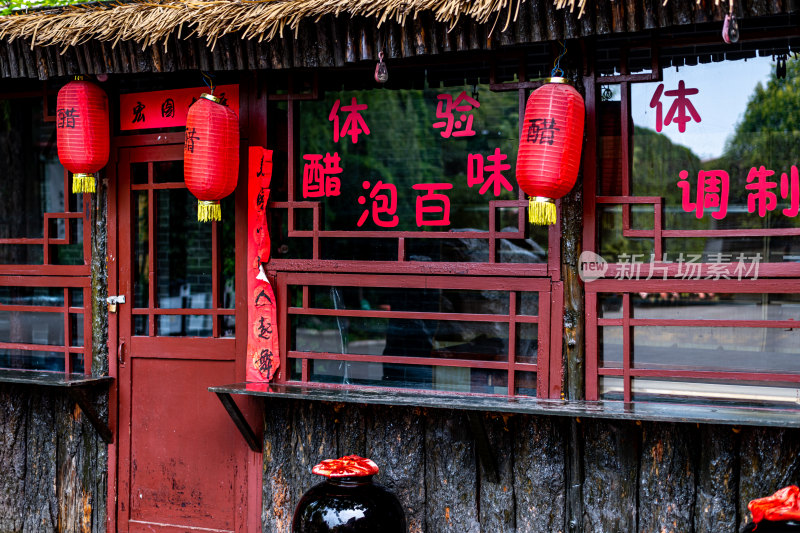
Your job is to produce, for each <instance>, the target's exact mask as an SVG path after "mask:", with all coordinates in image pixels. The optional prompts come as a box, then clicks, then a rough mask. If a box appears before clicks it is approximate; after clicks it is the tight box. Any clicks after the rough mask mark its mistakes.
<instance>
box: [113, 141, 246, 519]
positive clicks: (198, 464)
mask: <svg viewBox="0 0 800 533" xmlns="http://www.w3.org/2000/svg"><path fill="white" fill-rule="evenodd" d="M182 158H183V147H182V145H162V146H154V147H140V148H120V151H119V160H118V167H117V168H118V191H119V192H118V208H117V210H118V233H119V243H118V254H119V261H118V265H119V273H118V276H119V278H118V280H119V290H120V293H121V294H123V295H125V297H126V303H125V304H121V305H120V306H119V308H118V312H119V346H120V349H119V357H118V364H119V449H118V453H119V460H118V464H119V471H118V502H117V505H118V508H117V527H118V530H119V531H131V532H134V531H155V532H170V533H172V532H190V531H206V532H207V531H220V532H221V531H245V530H246V525H245V521H244V516H245V509H244V507H245V506H244V504H243V503H241V502H243V501H245V498H244V497H243V494H244V493H245V488H246V472H245V471H244V470H245V466H244V465H245V464H246V462H247V461H246V457H245V453H246V451H245V450H246V446H244V445H243V443H242V442H241V439H240V438H239V436H238V435H237V434H236V433H235V429H234V426H233V424H232V423H231V421H230V419H228V417H227V415H226V413H225V411H224V409H223V408H222V406H221V405H220V403H219V401H218V400H217V398H216V397H215V396H214V395H213V394H211V393H209V392H208V391H207V387H209V386H211V385H219V384H221V383H232V382H235V381H236V376H235V349H234V344H235V339H234V324H233V320H234V310H233V301H234V299H233V286H234V284H233V270H234V268H233V257H235V255H234V250H233V248H232V247H233V242H234V239H233V216H234V213H233V209H232V208H230V209H228V211H227V212H225V213H224V216H227V217H229V222H228V223H227V224H228V226H227V227H223V224H222V223H214V224H201V223H198V222H197V220H196V219H197V216H196V209H197V207H196V205H197V203H196V200H195V199H194V198H193V197H192V196H191V194H190V193H189V192H188V190H186V188H185V187H184V184H183V161H182ZM223 210H225V206H223ZM229 234H230V235H229ZM224 258H226V259H227V260H225V259H224ZM237 502H240V503H238V504H237Z"/></svg>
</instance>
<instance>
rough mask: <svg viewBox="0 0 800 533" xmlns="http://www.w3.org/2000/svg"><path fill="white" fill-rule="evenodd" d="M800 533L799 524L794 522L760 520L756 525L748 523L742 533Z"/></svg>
mask: <svg viewBox="0 0 800 533" xmlns="http://www.w3.org/2000/svg"><path fill="white" fill-rule="evenodd" d="M752 532H756V533H800V522H795V521H794V520H781V521H772V520H762V521H761V522H759V523H758V524H754V523H753V522H750V523H749V524H747V526H745V528H744V529H743V530H742V533H752Z"/></svg>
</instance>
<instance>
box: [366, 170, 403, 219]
mask: <svg viewBox="0 0 800 533" xmlns="http://www.w3.org/2000/svg"><path fill="white" fill-rule="evenodd" d="M361 186H362V187H364V190H368V191H369V195H368V196H369V199H370V200H372V203H371V204H370V207H368V208H366V209H364V212H363V213H361V216H360V217H359V219H358V227H359V228H360V227H361V226H363V225H364V222H366V221H367V218H369V216H370V213H371V214H372V221H373V222H374V223H375V225H377V226H380V227H382V228H394V227H395V226H397V223H398V222H399V219H398V217H397V214H396V213H397V187H395V186H394V184H392V183H384V182H382V181H381V180H378V182H377V183H376V184H375V185H374V186H373V185H372V184H371V183H370V182H368V181H365V182H363V183H362V184H361ZM370 187H372V189H371V190H370ZM358 203H359V204H361V205H365V204H366V203H367V197H366V196H359V197H358ZM384 217H385V218H384Z"/></svg>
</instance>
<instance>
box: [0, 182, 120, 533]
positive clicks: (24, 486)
mask: <svg viewBox="0 0 800 533" xmlns="http://www.w3.org/2000/svg"><path fill="white" fill-rule="evenodd" d="M106 191H107V183H106V180H105V179H101V180H98V188H97V193H96V194H95V195H94V196H93V201H94V205H93V207H92V212H91V214H90V216H91V219H90V221H89V223H91V224H92V231H93V232H94V234H93V238H92V248H93V254H92V265H91V267H92V300H91V302H87V305H91V306H92V308H93V311H94V312H93V316H94V320H93V335H92V360H91V361H88V362H87V364H91V365H92V373H93V374H94V375H97V376H100V375H108V344H107V337H108V319H107V313H106V312H105V310H106V307H105V305H106V304H105V297H106V293H107V289H106V287H107V283H106V217H105V213H106ZM101 390H102V389H101ZM90 394H91V393H90ZM90 398H91V396H90ZM92 399H93V401H94V403H95V408H96V409H97V411H98V413H99V414H100V416H101V417H103V418H104V419H107V416H108V394H107V393H105V392H100V391H98V392H97V393H95V396H94V397H93V398H92ZM107 464H108V458H107V446H106V444H105V443H104V442H103V440H102V439H101V438H100V437H99V436H98V434H97V432H96V431H95V429H94V428H93V427H92V425H91V423H89V421H88V419H87V418H86V416H84V414H83V413H82V412H81V410H80V409H79V408H78V407H77V406H76V405H75V402H74V401H73V400H71V399H70V398H69V396H68V395H67V394H66V392H64V391H59V390H52V389H45V388H35V387H30V386H21V385H0V533H17V532H25V533H27V532H30V533H48V532H51V531H58V532H70V533H71V532H80V533H101V532H103V533H104V532H105V531H106V500H107V491H108V486H107V478H108V475H107V474H108V466H107Z"/></svg>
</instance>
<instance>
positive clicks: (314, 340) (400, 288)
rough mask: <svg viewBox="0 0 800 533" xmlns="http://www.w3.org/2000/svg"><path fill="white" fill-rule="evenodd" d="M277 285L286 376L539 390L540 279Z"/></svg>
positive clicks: (543, 369)
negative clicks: (281, 298) (282, 309)
mask: <svg viewBox="0 0 800 533" xmlns="http://www.w3.org/2000/svg"><path fill="white" fill-rule="evenodd" d="M279 286H280V291H281V294H285V295H286V296H285V298H286V300H287V301H288V309H287V311H286V322H285V323H284V330H285V334H286V335H287V338H288V340H287V343H286V345H287V353H286V360H287V362H288V367H289V380H290V381H299V382H306V383H328V384H338V385H368V386H381V387H392V388H409V389H422V390H437V391H448V392H468V393H482V394H502V395H506V394H507V395H527V396H536V395H537V389H538V388H539V387H541V389H542V393H544V392H545V391H546V389H547V382H546V380H547V379H548V372H547V368H548V335H547V331H548V327H549V316H550V313H549V309H550V307H549V294H550V293H549V282H548V281H546V280H537V281H532V280H526V281H521V280H517V279H513V278H480V279H474V278H449V279H448V278H446V277H436V278H432V277H427V276H358V275H348V274H342V275H317V274H291V275H290V274H282V275H280V276H279ZM540 356H541V357H540Z"/></svg>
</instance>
